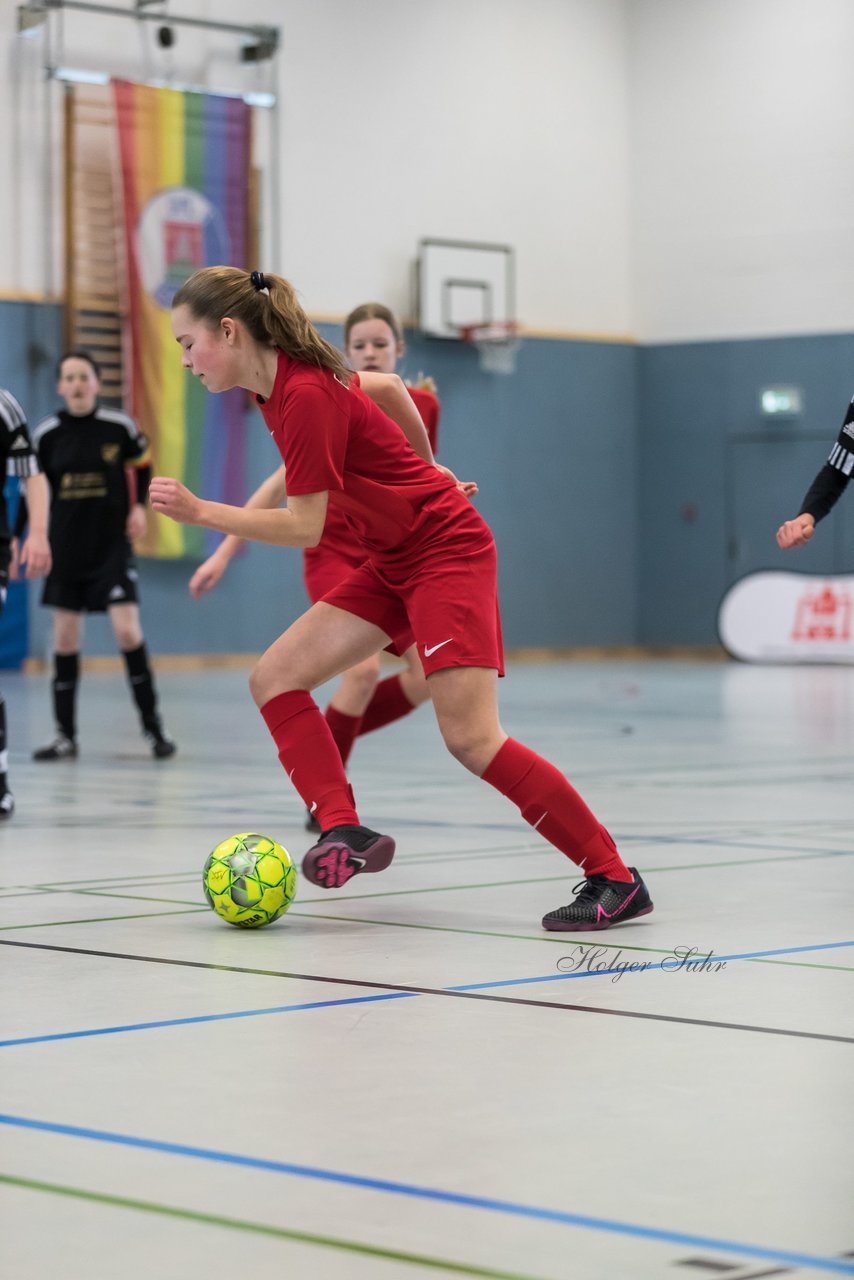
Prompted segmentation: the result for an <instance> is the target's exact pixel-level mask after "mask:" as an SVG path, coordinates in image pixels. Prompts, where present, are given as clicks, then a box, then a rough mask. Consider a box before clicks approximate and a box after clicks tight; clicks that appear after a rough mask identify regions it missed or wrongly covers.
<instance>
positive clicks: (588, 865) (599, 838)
mask: <svg viewBox="0 0 854 1280" xmlns="http://www.w3.org/2000/svg"><path fill="white" fill-rule="evenodd" d="M483 780H484V782H488V783H489V784H490V785H491V786H493V787H495V789H496V790H497V791H500V792H501V794H502V795H503V796H507V799H508V800H512V801H513V803H514V804H515V805H516V806H517V807H518V808H519V809H520V810H521V811H522V817H523V818H524V819H525V821H526V822H528V823H530V825H531V826H532V827H533V828H534V830H535V831H538V832H539V834H540V835H541V836H543V837H545V839H546V840H548V841H549V843H550V844H553V845H554V846H555V848H556V849H560V851H561V853H564V854H566V856H567V857H568V858H571V859H572V861H573V862H574V863H576V865H577V866H579V867H580V868H581V870H582V871H583V872H584V875H585V876H607V878H608V879H609V880H625V881H631V879H632V873H631V872H630V871H629V869H628V867H627V866H626V864H625V863H624V862H623V860H622V858H621V857H620V855H619V853H618V852H617V846H616V845H615V844H614V841H613V840H612V839H611V837H610V835H609V834H608V832H607V831H606V830H605V828H604V827H603V826H602V825H601V824H600V823H599V821H598V820H597V819H596V817H595V816H594V814H592V813H591V812H590V810H589V809H588V808H587V805H586V804H585V803H584V801H583V800H582V799H581V796H580V795H579V794H578V792H577V791H576V790H575V788H574V787H572V786H570V784H569V783H568V782H567V780H566V778H565V777H564V776H563V774H562V773H561V772H560V770H559V769H556V768H555V767H554V765H552V764H549V762H548V760H544V759H543V758H542V756H538V755H537V754H536V753H535V752H534V751H531V750H529V748H528V747H525V746H523V745H522V743H521V742H515V741H514V740H513V738H508V739H507V741H506V742H505V743H504V745H503V747H502V748H501V749H500V751H499V752H498V754H497V755H496V756H494V757H493V759H492V760H491V761H490V763H489V765H488V766H487V769H486V772H485V773H484V774H483Z"/></svg>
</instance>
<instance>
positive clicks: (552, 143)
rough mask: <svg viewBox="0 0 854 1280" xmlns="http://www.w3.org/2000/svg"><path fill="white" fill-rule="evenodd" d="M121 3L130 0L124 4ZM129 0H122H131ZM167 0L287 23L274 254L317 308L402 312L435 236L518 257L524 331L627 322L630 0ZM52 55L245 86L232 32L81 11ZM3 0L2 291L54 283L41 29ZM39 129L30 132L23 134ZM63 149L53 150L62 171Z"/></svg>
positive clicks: (66, 21)
mask: <svg viewBox="0 0 854 1280" xmlns="http://www.w3.org/2000/svg"><path fill="white" fill-rule="evenodd" d="M112 2H113V4H116V3H117V0H112ZM128 7H129V4H128ZM171 8H172V10H173V12H174V13H180V14H186V15H196V16H200V15H204V16H206V17H209V18H212V19H219V20H222V21H227V22H235V21H247V22H253V23H264V22H266V23H270V24H273V25H280V26H281V28H282V33H283V50H282V53H281V55H280V57H279V60H278V63H279V88H280V93H281V104H282V105H281V120H280V139H281V146H280V154H281V164H282V183H281V206H280V207H281V215H282V216H281V225H280V227H279V229H278V235H277V237H276V238H275V242H274V243H273V244H272V245H270V247H269V249H268V250H267V253H268V256H267V257H266V258H265V262H264V263H262V264H261V265H262V266H267V267H268V268H271V269H280V270H282V271H284V272H285V273H286V274H288V275H290V277H291V278H292V279H293V280H294V281H295V283H296V284H297V286H298V288H299V289H300V291H301V293H302V295H303V298H304V301H305V303H306V305H307V307H308V308H309V310H311V311H312V312H314V313H315V314H317V313H321V314H323V313H330V314H341V313H344V312H346V311H347V310H348V309H349V308H350V307H351V306H352V305H353V303H354V301H357V300H361V299H363V298H364V297H366V296H378V297H381V298H383V299H384V300H386V301H388V302H389V303H391V305H393V306H396V307H397V308H399V309H400V310H401V311H403V312H404V314H406V313H408V312H409V310H410V269H411V264H412V261H413V260H414V258H415V255H416V249H417V243H418V240H419V238H421V237H423V236H442V237H450V238H460V239H471V240H486V241H497V242H500V243H508V244H511V245H514V246H515V248H516V250H517V254H518V294H517V296H518V309H519V315H520V317H521V319H522V320H523V321H524V322H525V323H526V324H527V325H528V326H530V327H531V328H534V329H546V330H557V331H580V332H585V333H606V334H615V335H622V334H626V333H627V332H629V330H630V328H631V314H630V298H629V259H628V251H629V221H628V219H629V189H628V184H629V171H628V147H627V138H628V118H629V115H628V108H627V100H626V92H627V67H626V40H627V31H626V21H625V0H524V2H523V0H424V2H423V3H415V2H414V0H363V2H362V3H360V4H353V3H351V0H290V3H283V2H282V0H246V3H245V4H244V5H242V6H240V7H239V10H238V11H236V10H237V7H236V6H235V5H234V4H233V3H231V0H208V2H207V3H203V0H173V3H172V5H171ZM58 26H61V27H62V28H63V31H62V47H61V49H57V50H56V52H55V55H54V59H53V60H54V61H56V62H59V63H63V64H66V65H72V66H77V67H81V66H84V67H92V68H98V69H104V70H108V71H110V72H114V73H117V74H122V75H126V76H131V77H132V76H134V75H136V76H139V77H143V76H146V75H148V76H150V75H152V74H154V75H161V76H162V75H164V74H168V73H169V72H170V71H171V72H172V74H174V75H175V76H176V77H178V78H180V79H183V80H185V81H189V82H191V83H202V82H206V83H207V84H208V85H209V87H212V88H220V89H231V90H234V89H244V88H248V87H250V86H251V85H252V84H253V83H254V82H255V81H256V80H260V82H261V87H266V77H267V75H268V74H269V72H268V69H265V68H264V67H261V68H257V69H256V68H254V67H249V68H247V67H240V66H239V65H238V64H237V63H236V60H235V58H234V56H233V50H234V49H235V48H236V45H235V43H234V42H230V41H229V40H228V39H227V38H224V37H208V36H206V35H204V34H202V33H198V32H191V31H189V30H188V29H186V28H184V29H181V28H177V29H176V31H177V43H176V46H175V48H174V50H173V51H171V52H170V53H169V54H163V53H162V51H160V50H158V49H157V46H156V44H155V42H154V39H153V31H152V28H151V26H150V25H148V24H139V25H138V24H136V23H134V22H131V21H129V20H122V19H107V18H103V17H99V18H95V17H92V16H90V15H87V14H78V13H74V12H71V11H68V12H67V13H65V14H64V15H61V21H60V20H59V19H58V18H57V16H56V15H54V17H53V19H52V27H53V36H54V42H55V44H58V43H59V31H58ZM13 32H14V5H12V4H10V3H8V0H7V3H6V4H4V5H3V6H2V12H0V38H3V37H5V39H4V44H5V47H6V51H7V59H8V65H9V67H10V74H9V76H3V77H0V115H2V116H4V117H5V118H6V119H12V120H13V121H14V124H15V128H14V129H13V130H11V131H9V130H6V131H4V133H3V135H2V136H0V165H2V171H3V172H10V171H14V170H15V168H16V166H17V165H18V164H20V163H21V154H22V151H26V152H27V154H26V158H25V169H24V172H23V173H22V181H21V182H20V183H19V184H13V185H11V186H10V185H7V184H3V190H2V192H0V226H2V227H3V228H8V229H9V234H8V235H5V234H4V235H2V236H0V292H3V293H8V292H10V291H14V290H31V291H41V290H46V289H48V288H49V287H50V285H51V283H53V284H54V285H55V286H56V285H58V283H59V281H60V280H61V277H60V276H59V275H55V277H54V280H53V282H51V281H50V280H49V279H48V274H47V272H48V266H49V262H48V258H47V255H46V254H45V250H44V235H45V232H44V225H43V223H44V214H43V208H42V205H43V200H42V185H43V184H42V176H43V175H42V165H41V155H42V153H43V147H42V140H43V128H42V124H41V120H40V115H41V104H42V102H43V99H44V91H43V87H42V85H41V83H40V77H41V71H40V66H39V54H40V48H39V42H38V41H31V42H30V41H21V40H20V39H16V38H15V36H14V34H13ZM22 138H23V139H24V140H25V141H24V142H22V141H21V139H22ZM57 168H58V161H57V160H56V159H55V161H54V171H56V169H57Z"/></svg>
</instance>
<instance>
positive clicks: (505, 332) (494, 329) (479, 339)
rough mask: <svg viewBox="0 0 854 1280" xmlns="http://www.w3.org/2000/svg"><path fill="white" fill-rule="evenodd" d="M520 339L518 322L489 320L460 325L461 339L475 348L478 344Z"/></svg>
mask: <svg viewBox="0 0 854 1280" xmlns="http://www.w3.org/2000/svg"><path fill="white" fill-rule="evenodd" d="M518 337H519V324H518V322H517V321H516V320H489V321H481V322H480V323H478V324H461V325H460V338H461V339H462V341H463V342H468V343H470V344H472V345H474V346H477V345H478V343H492V342H495V343H502V342H514V341H515V340H516V339H517V338H518Z"/></svg>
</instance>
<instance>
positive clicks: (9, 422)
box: [0, 387, 39, 478]
mask: <svg viewBox="0 0 854 1280" xmlns="http://www.w3.org/2000/svg"><path fill="white" fill-rule="evenodd" d="M0 458H5V461H6V467H5V470H6V473H7V475H10V476H20V477H22V478H23V477H26V476H34V475H37V474H38V471H39V464H38V462H37V461H36V455H35V453H34V451H33V446H32V442H31V440H30V433H29V431H28V430H27V419H26V417H25V416H24V411H23V409H22V408H21V406H20V405H19V404H18V401H17V400H16V399H15V397H14V396H13V395H12V393H11V391H6V390H5V389H4V388H3V387H0Z"/></svg>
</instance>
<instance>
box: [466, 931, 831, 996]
mask: <svg viewBox="0 0 854 1280" xmlns="http://www.w3.org/2000/svg"><path fill="white" fill-rule="evenodd" d="M600 945H605V944H600V943H597V942H594V941H593V940H592V939H591V941H590V942H577V941H575V940H573V941H572V942H567V947H575V948H577V947H590V948H595V947H597V946H600ZM613 945H614V944H613V943H608V944H607V946H608V947H609V948H610V947H613ZM836 947H854V940H852V941H850V942H817V943H815V944H814V945H813V946H808V947H775V948H774V949H773V950H771V951H739V952H733V954H732V955H728V956H719V955H717V954H715V953H713V954H712V957H711V963H712V964H716V963H717V962H719V961H725V960H760V959H763V958H764V957H766V956H791V955H795V954H796V953H798V952H801V951H832V950H833V949H834V948H836ZM707 954H708V953H707V952H701V953H700V954H699V955H697V956H694V957H692V958H693V959H694V960H695V961H698V962H699V961H701V960H703V959H704V958H705V956H706V955H707ZM632 961H633V962H635V963H643V964H644V966H645V967H644V969H642V970H641V969H638V970H635V972H637V973H642V972H646V971H648V970H652V969H661V970H662V972H667V970H666V969H665V968H664V966H665V965H669V966H670V968H671V970H673V971H675V970H676V969H677V964H676V958H675V956H674V955H669V956H665V957H664V959H663V960H658V961H655V960H650V961H648V962H645V961H644V960H643V958H642V957H641V956H637V957H635V955H634V954H633V955H632ZM622 972H624V970H623V969H622V968H621V967H620V966H615V967H614V968H612V969H579V970H577V971H576V972H575V973H547V974H543V975H542V976H541V977H539V978H508V979H504V980H503V981H501V982H473V983H468V984H467V985H466V986H464V987H446V988H445V990H446V991H484V990H486V989H487V988H489V987H524V986H526V985H528V984H529V983H536V982H563V981H565V980H566V979H567V978H604V977H606V976H607V975H608V974H609V973H622Z"/></svg>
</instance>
